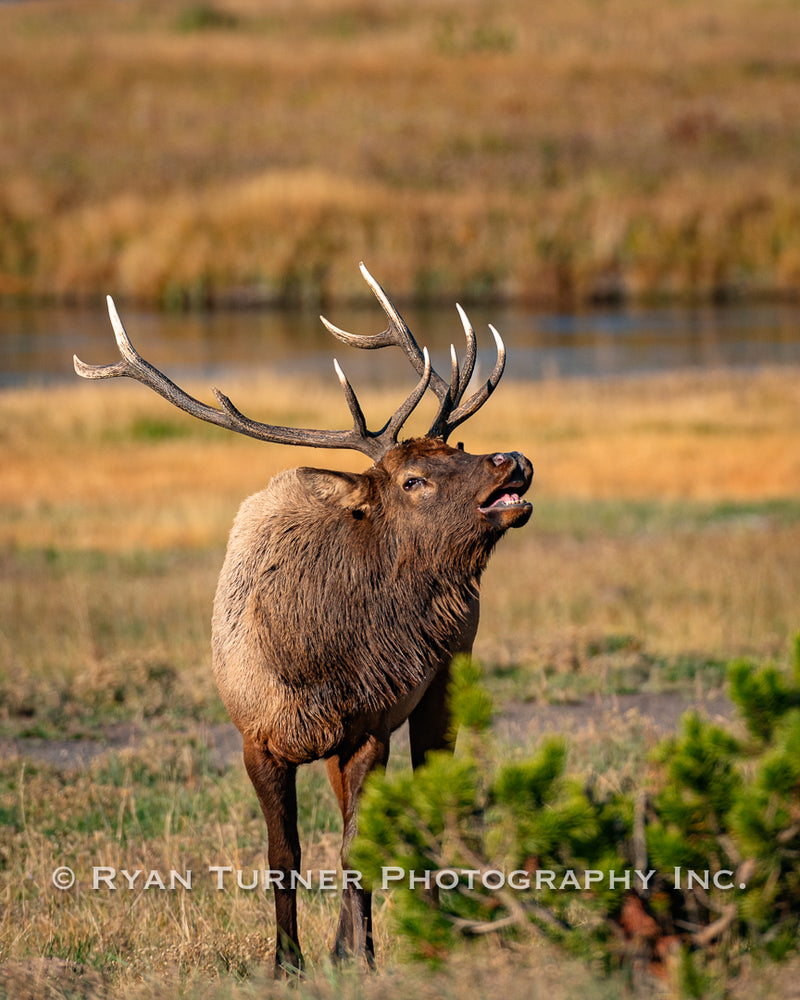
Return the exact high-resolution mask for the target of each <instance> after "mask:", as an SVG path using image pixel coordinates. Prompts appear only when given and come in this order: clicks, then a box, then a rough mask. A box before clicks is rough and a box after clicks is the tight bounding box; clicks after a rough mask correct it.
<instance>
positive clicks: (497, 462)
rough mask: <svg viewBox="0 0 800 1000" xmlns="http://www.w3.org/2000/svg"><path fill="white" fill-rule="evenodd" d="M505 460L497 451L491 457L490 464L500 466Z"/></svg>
mask: <svg viewBox="0 0 800 1000" xmlns="http://www.w3.org/2000/svg"><path fill="white" fill-rule="evenodd" d="M505 460H506V456H505V455H504V454H503V453H502V452H500V451H498V452H497V453H496V454H495V455H492V463H493V464H494V465H502V464H503V463H504V462H505Z"/></svg>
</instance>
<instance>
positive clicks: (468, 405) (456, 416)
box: [443, 323, 506, 437]
mask: <svg viewBox="0 0 800 1000" xmlns="http://www.w3.org/2000/svg"><path fill="white" fill-rule="evenodd" d="M489 329H490V330H491V331H492V336H493V337H494V342H495V345H496V347H497V360H496V361H495V365H494V368H493V370H492V373H491V375H490V376H489V378H488V379H487V380H486V381H485V382H484V384H483V385H482V386H481V388H480V389H478V390H477V392H474V393H473V394H472V395H471V396H470V398H469V399H468V400H467V401H466V402H465V403H462V404H461V406H459V407H458V409H456V410H455V411H453V412H452V413H450V414H449V416H448V417H447V420H446V427H445V429H444V433H443V436H444V437H447V435H448V434H450V433H451V432H452V431H454V430H455V429H456V427H458V425H459V424H462V423H463V422H464V421H465V420H466V419H467V418H468V417H471V416H472V415H473V414H474V413H477V412H478V410H479V409H480V408H481V407H482V406H483V404H484V403H485V402H486V400H487V399H488V398H489V397H490V396H491V394H492V393H493V392H494V390H495V389H496V388H497V383H498V382H499V381H500V378H501V376H502V374H503V369H504V368H505V364H506V347H505V344H504V343H503V338H502V337H501V336H500V334H499V333H498V332H497V330H496V329H495V328H494V327H493V326H492V324H491V323H490V324H489ZM462 374H463V373H462ZM465 388H466V386H465Z"/></svg>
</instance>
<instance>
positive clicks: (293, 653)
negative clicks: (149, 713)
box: [74, 264, 533, 973]
mask: <svg viewBox="0 0 800 1000" xmlns="http://www.w3.org/2000/svg"><path fill="white" fill-rule="evenodd" d="M361 272H362V274H363V276H364V278H365V280H366V281H367V283H368V285H369V287H370V288H371V289H372V292H373V293H374V294H375V296H376V298H377V299H378V302H379V303H380V304H381V306H382V308H383V311H384V312H385V313H386V316H387V317H388V320H389V325H388V328H387V329H386V330H384V331H383V332H382V333H378V334H375V335H371V336H367V335H365V336H358V335H353V334H351V333H347V332H346V331H344V330H340V329H339V328H338V327H335V326H333V324H331V323H329V322H328V321H327V320H325V319H324V318H323V319H322V322H323V323H324V324H325V326H326V327H327V329H328V330H329V331H330V333H331V334H333V335H334V336H335V337H337V338H338V339H339V340H341V341H343V342H344V343H345V344H349V345H350V346H353V347H360V348H367V349H373V348H381V347H388V346H390V345H396V346H398V347H400V348H402V350H403V351H404V353H405V355H406V357H407V358H408V360H409V361H410V363H411V366H412V368H413V369H414V370H415V372H416V373H417V375H418V376H419V381H418V382H417V384H416V387H415V388H414V390H413V391H412V392H411V394H410V395H409V397H408V398H407V399H406V400H405V402H404V403H403V404H402V405H401V406H400V407H399V408H398V409H397V410H396V411H395V412H394V414H393V415H392V416H391V417H390V418H389V420H388V421H387V422H386V424H385V425H384V427H383V428H382V429H381V430H379V431H371V430H368V429H367V426H366V423H365V420H364V415H363V413H362V410H361V407H360V405H359V403H358V400H357V399H356V395H355V393H354V392H353V389H352V387H351V385H350V383H349V381H348V380H347V378H346V377H345V375H344V373H343V372H342V370H341V368H340V367H339V364H338V362H334V366H335V369H336V373H337V375H338V378H339V381H340V383H341V385H342V389H343V390H344V395H345V399H346V401H347V405H348V407H349V409H350V413H351V414H352V417H353V427H352V428H351V429H349V430H340V431H325V430H299V429H296V428H291V427H278V426H273V425H272V424H265V423H259V422H257V421H255V420H252V419H251V418H250V417H247V416H245V415H244V414H243V413H241V412H240V411H239V410H238V409H237V408H236V406H234V404H233V403H232V402H231V401H230V399H228V397H227V396H225V395H223V394H222V393H221V392H220V391H219V390H217V389H216V388H215V389H214V390H213V391H214V394H215V396H216V398H217V401H218V402H219V408H216V407H214V406H210V405H207V404H205V403H202V402H200V401H199V400H197V399H195V398H194V397H192V396H190V395H189V394H188V393H186V392H184V391H183V390H182V389H180V388H179V387H178V386H177V385H175V384H174V383H173V382H172V381H170V379H168V378H167V377H166V376H165V375H164V374H162V373H161V372H160V371H159V370H158V369H156V368H154V367H153V366H152V365H151V364H149V363H148V362H147V361H145V360H144V359H143V358H142V357H141V356H140V355H139V354H138V353H137V352H136V351H135V350H134V348H133V346H132V345H131V342H130V340H129V339H128V337H127V335H126V333H125V330H124V328H123V326H122V323H121V322H120V319H119V316H118V315H117V311H116V309H115V307H114V303H113V301H112V300H111V299H110V298H109V299H108V306H109V314H110V317H111V323H112V326H113V328H114V333H115V336H116V340H117V345H118V347H119V350H120V354H121V355H122V360H121V361H118V362H117V363H116V364H112V365H106V366H95V365H87V364H84V363H83V362H82V361H80V360H78V358H77V357H76V358H75V360H74V363H75V370H76V372H77V373H78V375H81V376H83V377H84V378H90V379H98V378H114V377H116V376H122V375H126V376H129V377H130V378H134V379H137V380H138V381H139V382H142V383H143V384H144V385H146V386H149V387H150V388H151V389H153V390H154V391H155V392H157V393H159V394H160V395H162V396H164V398H165V399H167V400H168V401H169V402H170V403H172V404H173V405H174V406H177V407H178V408H179V409H181V410H185V411H186V412H187V413H189V414H191V415H192V416H194V417H198V418H199V419H201V420H206V421H209V422H210V423H213V424H218V425H220V426H221V427H227V428H228V429H229V430H232V431H236V432H237V433H239V434H245V435H248V436H250V437H254V438H257V439H259V440H261V441H271V442H275V443H278V444H293V445H310V446H311V447H316V448H348V449H354V450H356V451H359V452H362V453H363V454H364V455H367V456H368V457H369V458H370V459H372V460H373V462H374V464H373V465H372V467H371V468H369V469H367V470H366V471H365V472H363V473H358V474H355V473H348V472H333V471H329V470H326V469H312V468H305V467H304V468H297V469H291V470H288V471H284V472H282V473H280V474H279V475H278V476H276V477H275V478H274V479H273V480H272V481H271V482H270V483H269V485H268V486H267V488H266V489H264V490H262V491H261V492H260V493H256V494H255V495H254V496H252V497H250V498H249V499H248V500H245V501H244V503H243V504H242V506H241V509H240V510H239V513H238V515H237V517H236V519H235V522H234V524H233V528H232V530H231V534H230V539H229V543H228V549H227V554H226V557H225V563H224V565H223V568H222V572H221V575H220V578H219V584H218V586H217V592H216V597H215V600H214V611H213V619H212V648H213V669H214V674H215V677H216V682H217V686H218V688H219V693H220V696H221V698H222V701H223V702H224V703H225V706H226V708H227V710H228V712H229V714H230V717H231V719H232V720H233V722H234V723H235V724H236V726H237V727H238V729H239V731H240V733H241V735H242V741H243V756H244V763H245V766H246V768H247V773H248V775H249V776H250V779H251V781H252V783H253V786H254V787H255V791H256V794H257V795H258V799H259V802H260V805H261V809H262V811H263V813H264V818H265V819H266V824H267V832H268V860H269V866H270V870H271V872H273V873H275V872H277V873H282V874H283V876H284V878H283V879H282V880H281V879H280V878H276V879H275V881H274V882H273V889H274V896H275V918H276V942H277V943H276V953H275V964H276V973H280V972H282V971H286V970H289V969H297V968H300V967H301V966H302V961H303V960H302V955H301V950H300V944H299V941H298V934H297V903H296V895H295V887H294V886H295V882H294V880H292V878H291V873H293V872H299V871H300V843H299V839H298V833H297V793H296V783H295V779H296V772H297V767H298V765H300V764H305V763H308V762H310V761H314V760H319V759H322V760H324V761H325V762H326V766H327V772H328V777H329V780H330V783H331V785H332V787H333V790H334V792H335V794H336V798H337V799H338V802H339V807H340V809H341V813H342V819H343V837H342V850H341V860H342V864H343V866H344V867H347V855H348V848H349V845H350V843H351V840H352V838H353V836H354V834H355V832H356V809H357V803H358V798H359V793H360V792H361V789H362V786H363V784H364V780H365V779H366V777H367V775H368V774H369V773H370V771H372V770H373V768H375V767H379V766H383V765H385V764H386V761H387V759H388V755H389V739H390V735H391V733H392V732H393V731H394V730H396V729H397V728H398V727H399V726H400V725H401V724H402V723H403V722H405V721H406V720H408V723H409V734H410V744H411V762H412V766H413V767H414V768H416V767H418V766H419V765H420V764H422V763H423V761H424V760H425V756H426V754H427V753H428V752H429V751H432V750H436V749H445V748H452V740H453V735H452V733H451V727H450V718H449V714H448V706H447V687H448V674H449V667H450V662H451V660H452V658H453V656H454V655H455V654H456V653H459V652H469V651H470V650H471V648H472V644H473V640H474V638H475V633H476V630H477V627H478V611H479V604H478V596H479V593H478V592H479V584H480V579H481V574H482V572H483V570H484V568H485V566H486V564H487V561H488V559H489V556H490V554H491V552H492V550H493V549H494V547H495V545H496V543H497V542H498V540H499V539H500V538H501V536H502V535H503V534H504V533H505V532H506V530H507V529H509V528H518V527H521V526H522V525H524V524H525V523H526V522H527V521H528V519H529V517H530V514H531V505H530V503H528V502H527V501H526V500H524V499H522V497H523V494H524V493H525V491H526V490H527V489H528V487H529V485H530V482H531V476H532V472H533V470H532V468H531V464H530V462H529V461H528V459H527V458H525V457H524V456H523V455H521V454H520V453H519V452H510V453H500V452H498V453H495V454H491V455H470V454H468V453H466V452H465V451H464V450H463V448H462V447H461V446H460V445H459V447H458V448H451V447H450V446H449V445H448V444H447V443H446V442H447V438H448V437H449V436H450V434H451V433H452V432H453V431H454V430H455V428H456V427H458V426H459V424H461V423H463V422H464V421H465V420H467V419H468V418H469V417H471V416H472V415H473V414H474V413H475V412H476V411H477V410H478V409H479V408H480V407H481V406H482V405H483V404H484V402H485V401H486V400H487V399H488V398H489V396H490V395H491V393H492V392H493V391H494V389H495V388H496V386H497V384H498V381H499V380H500V376H501V375H502V372H503V367H504V364H505V348H504V346H503V342H502V340H501V339H500V336H499V334H498V333H497V331H496V330H495V329H494V327H490V329H491V331H492V333H493V335H494V338H495V342H496V349H497V360H496V363H495V366H494V369H493V371H492V373H491V374H490V376H489V378H488V379H487V381H486V382H485V383H484V384H483V385H482V386H480V387H479V388H478V389H477V390H476V391H475V392H474V393H473V394H471V395H470V396H469V397H468V398H467V399H466V400H465V401H463V402H462V399H463V397H464V394H465V392H466V389H467V386H468V384H469V382H470V379H471V377H472V373H473V369H474V366H475V359H476V338H475V334H474V332H473V329H472V327H471V325H470V323H469V320H468V319H467V316H466V314H465V313H464V311H463V310H462V309H461V307H460V306H458V307H457V308H458V312H459V315H460V317H461V322H462V324H463V327H464V332H465V335H466V341H467V349H466V355H465V359H464V362H463V365H459V360H458V357H457V354H456V351H455V349H454V348H451V360H452V373H451V377H450V382H449V383H448V382H447V381H445V379H443V378H442V377H441V376H440V375H439V374H437V372H436V371H434V369H433V368H432V367H431V362H430V358H429V356H428V352H427V349H425V350H420V348H419V346H418V345H417V342H416V341H415V339H414V337H413V336H412V334H411V332H410V330H409V329H408V326H407V325H406V323H405V321H404V320H403V318H402V317H401V316H400V314H399V313H398V311H397V309H396V308H395V307H394V305H393V304H392V302H391V301H390V300H389V298H388V297H387V295H386V293H385V292H384V291H383V289H382V288H381V287H380V285H379V284H378V283H377V282H376V281H375V280H374V278H373V277H372V276H371V275H370V273H369V272H368V271H367V269H366V268H365V267H364V265H363V264H362V265H361ZM428 388H430V389H432V390H433V392H434V393H435V395H436V397H437V398H438V401H439V407H438V411H437V413H436V416H435V417H434V420H433V423H432V424H431V427H430V429H429V430H428V432H427V434H425V436H424V437H419V438H414V439H411V440H406V441H402V442H399V441H398V434H399V433H400V430H401V428H402V427H403V425H404V423H405V422H406V420H407V419H408V417H409V416H410V415H411V413H412V411H413V410H414V408H415V407H416V406H417V404H418V403H419V401H420V400H421V399H422V397H423V395H424V394H425V392H426V390H427V389H428ZM354 882H355V880H353V882H351V881H350V880H347V881H346V884H345V887H344V889H343V894H342V905H341V911H340V915H339V923H338V928H337V931H336V937H335V943H334V948H333V953H334V955H335V956H336V957H345V956H347V955H351V954H354V953H355V954H360V955H362V956H364V957H365V958H366V961H367V962H368V963H369V964H372V963H373V961H374V949H373V940H372V917H371V898H370V895H369V893H368V892H366V891H365V890H363V889H362V888H361V887H360V886H358V885H356V884H354Z"/></svg>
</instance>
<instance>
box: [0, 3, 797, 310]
mask: <svg viewBox="0 0 800 1000" xmlns="http://www.w3.org/2000/svg"><path fill="white" fill-rule="evenodd" d="M799 17H800V15H798V11H797V6H796V4H795V3H794V2H793V0H728V2H726V3H725V4H720V3H717V2H714V0H678V2H675V3H668V4H658V5H650V6H649V7H648V9H647V10H646V11H645V12H643V11H642V7H641V4H638V3H636V2H635V0H603V2H597V0H564V2H562V3H559V4H549V5H547V4H517V3H513V2H511V0H493V2H492V3H491V4H488V3H486V2H485V0H464V2H463V3H459V4H458V6H457V8H456V7H454V6H453V4H452V3H451V2H450V0H433V2H426V3H424V4H422V3H418V2H414V3H406V4H403V5H400V6H398V5H397V4H395V3H391V2H390V0H372V2H370V3H368V4H367V3H361V2H359V0H311V2H309V3H304V4H302V5H301V6H298V5H296V4H290V3H288V2H286V0H271V2H270V3H269V4H264V3H257V2H255V0H216V2H215V3H213V4H208V3H202V2H200V0H194V2H192V0H182V2H181V3H177V4H157V3H154V2H153V0H129V2H126V3H124V4H121V3H120V4H112V3H102V2H99V0H71V2H66V0H40V2H37V3H36V4H3V5H2V7H0V89H2V93H3V95H4V99H3V110H2V112H1V113H0V221H2V225H0V293H6V294H19V295H34V296H51V297H55V298H60V299H68V300H69V299H74V298H85V297H87V296H95V295H96V293H97V288H98V286H102V287H108V288H111V289H113V290H114V291H115V294H118V295H119V296H120V297H122V296H128V297H129V298H136V299H139V300H143V301H144V300H146V301H150V302H159V303H163V304H169V305H181V304H186V303H197V304H201V303H206V302H219V301H229V300H233V301H250V300H252V299H261V300H280V301H313V302H318V301H325V300H330V299H332V298H365V297H367V296H368V294H369V293H368V292H366V291H365V289H364V288H363V287H362V285H361V283H360V281H359V279H358V276H357V274H354V272H353V268H352V263H353V261H354V260H359V259H361V258H362V257H366V258H367V259H369V260H370V261H371V262H372V263H373V264H374V267H375V269H376V273H379V274H381V275H383V276H384V280H385V281H386V282H387V284H388V286H389V287H391V288H392V289H393V294H396V295H397V296H398V298H404V297H409V296H413V297H415V298H417V299H436V298H439V297H447V298H448V299H450V298H451V297H452V294H453V293H454V292H456V291H457V292H458V294H459V295H460V296H462V297H464V296H470V297H472V298H488V297H492V296H494V297H513V298H517V299H528V300H533V299H536V300H554V299H558V300H561V301H568V302H574V301H584V300H587V299H593V298H595V299H597V298H599V299H604V298H608V297H616V296H631V297H639V298H641V297H645V298H654V297H655V298H658V297H663V296H683V297H695V298H697V297H700V298H709V297H729V296H736V295H752V294H767V293H768V294H784V295H796V294H797V288H798V282H799V281H800V236H799V235H798V234H799V233H800V225H798V221H800V220H799V219H798V211H799V210H798V204H797V198H796V189H797V183H798V178H799V177H800V132H799V131H798V129H799V128H800V126H799V125H798V118H797V114H796V95H797V83H798V77H800V63H798V59H797V51H796V48H797V46H796V39H797V34H798V24H799V21H798V19H799Z"/></svg>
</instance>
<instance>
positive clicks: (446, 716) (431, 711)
mask: <svg viewBox="0 0 800 1000" xmlns="http://www.w3.org/2000/svg"><path fill="white" fill-rule="evenodd" d="M449 686H450V663H449V661H448V662H447V664H446V665H445V666H442V667H440V669H439V672H438V673H437V674H436V676H435V677H434V678H433V680H432V681H431V683H430V685H429V687H428V690H427V691H426V692H425V694H424V695H423V696H422V699H421V701H420V703H419V704H418V705H417V707H416V708H415V709H414V711H413V712H412V713H411V715H410V716H409V717H408V736H409V742H410V744H411V766H412V767H413V768H414V770H415V771H416V769H417V768H418V767H419V766H420V765H421V764H424V763H425V758H426V757H427V755H428V754H429V753H430V751H431V750H453V749H454V747H455V734H454V733H453V731H452V720H451V716H450V708H449V705H448V695H449V691H448V688H449Z"/></svg>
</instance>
